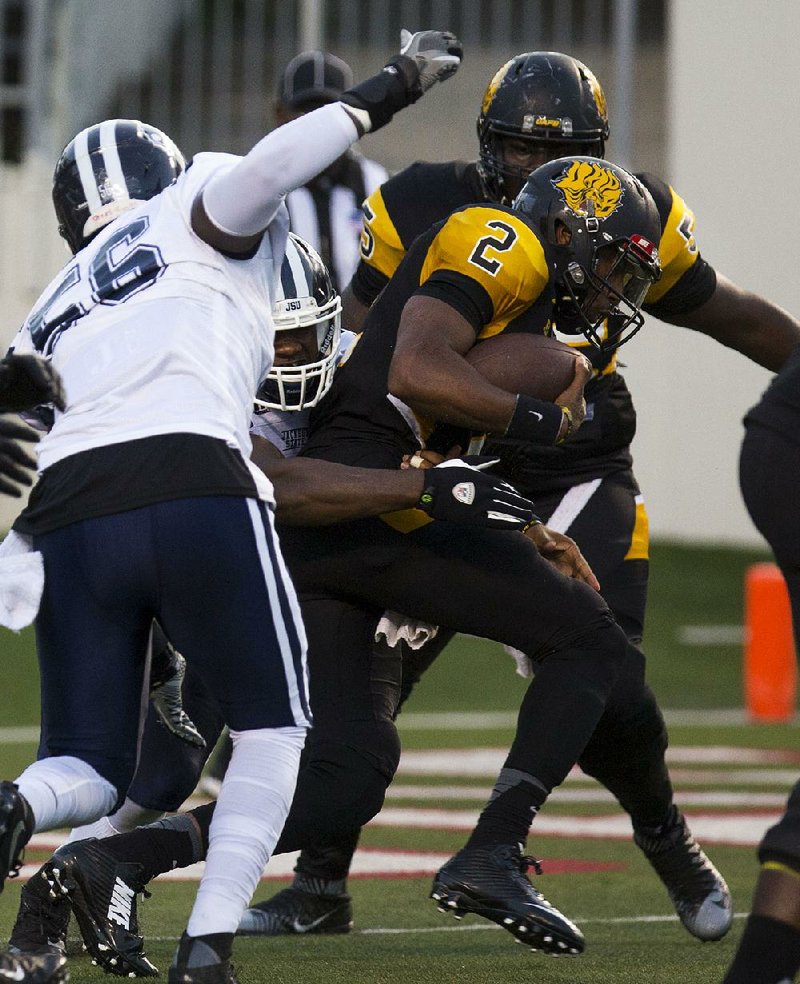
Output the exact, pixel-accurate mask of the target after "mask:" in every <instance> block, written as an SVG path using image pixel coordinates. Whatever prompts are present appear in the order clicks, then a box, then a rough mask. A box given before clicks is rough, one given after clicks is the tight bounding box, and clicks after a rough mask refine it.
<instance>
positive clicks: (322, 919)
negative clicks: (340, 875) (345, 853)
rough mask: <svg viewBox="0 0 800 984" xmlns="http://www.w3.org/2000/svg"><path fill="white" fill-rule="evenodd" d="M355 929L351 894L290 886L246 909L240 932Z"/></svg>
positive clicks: (276, 933)
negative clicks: (330, 892) (318, 891)
mask: <svg viewBox="0 0 800 984" xmlns="http://www.w3.org/2000/svg"><path fill="white" fill-rule="evenodd" d="M352 928H353V907H352V904H351V902H350V896H349V895H346V894H344V893H343V894H341V895H317V894H313V893H311V892H302V891H300V889H298V888H293V887H289V888H285V889H283V891H282V892H278V893H277V895H273V897H272V898H271V899H267V901H266V902H259V903H258V905H254V906H253V907H252V908H250V909H246V910H245V913H244V915H243V916H242V921H241V922H240V923H239V928H238V930H237V933H239V934H240V935H242V936H285V935H294V934H298V933H301V934H305V933H349V932H350V930H351V929H352Z"/></svg>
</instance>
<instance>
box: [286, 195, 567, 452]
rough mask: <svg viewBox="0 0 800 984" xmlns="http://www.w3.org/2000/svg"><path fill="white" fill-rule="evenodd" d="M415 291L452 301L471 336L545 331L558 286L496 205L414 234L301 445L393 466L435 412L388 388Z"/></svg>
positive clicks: (510, 216)
mask: <svg viewBox="0 0 800 984" xmlns="http://www.w3.org/2000/svg"><path fill="white" fill-rule="evenodd" d="M414 294H421V295H425V296H429V297H435V298H437V299H439V300H441V301H443V302H444V303H446V304H448V305H449V306H450V307H452V308H454V309H455V310H456V311H458V312H459V313H460V314H461V315H462V316H463V317H464V318H465V320H466V321H468V322H469V324H471V325H472V327H473V328H474V330H475V337H476V339H477V340H480V339H484V338H489V337H491V336H493V335H497V334H499V333H500V332H504V331H514V332H521V331H524V332H535V333H540V334H541V333H546V332H547V331H549V328H550V319H551V315H552V310H553V302H554V295H553V289H552V285H551V277H550V265H549V262H548V259H547V256H546V255H545V247H544V246H543V244H542V242H541V241H540V239H539V237H538V236H537V235H536V233H535V232H534V231H533V230H532V229H531V227H530V226H529V225H528V224H527V223H526V222H525V221H524V220H523V219H522V218H521V216H519V215H517V214H516V213H515V212H513V211H512V210H511V209H509V208H506V207H504V206H501V205H488V204H487V205H472V206H467V207H466V208H462V209H459V210H458V211H456V212H454V213H453V214H452V215H450V216H449V217H448V218H447V219H445V220H444V221H443V222H439V223H437V225H435V226H433V227H432V228H431V229H429V230H428V232H426V233H425V234H424V235H422V236H420V237H418V238H417V239H416V240H415V241H414V243H413V245H412V247H411V249H410V250H409V251H408V253H407V254H406V255H405V257H404V259H403V261H402V262H401V263H400V265H399V266H398V267H397V269H396V271H395V273H394V276H393V277H392V279H391V281H390V282H389V283H388V285H387V286H386V288H385V290H383V291H382V293H381V294H380V296H379V297H378V299H377V300H376V301H375V303H374V304H373V306H372V308H371V309H370V312H369V314H368V315H367V320H366V322H365V325H364V332H363V334H362V335H361V338H360V340H359V341H358V343H357V344H356V345H355V346H354V347H353V348H352V349H351V351H350V355H349V357H348V358H347V360H346V361H345V363H344V364H343V365H342V366H341V367H340V368H339V369H338V370H337V372H336V376H335V378H334V382H333V385H332V387H331V389H330V391H329V392H328V393H327V394H326V396H325V397H324V398H323V399H322V401H321V402H320V403H319V405H318V406H317V407H316V408H315V409H314V410H313V411H312V413H311V431H310V435H309V439H308V443H307V445H306V447H305V450H304V452H303V453H304V454H310V455H311V456H312V457H323V458H329V459H330V460H335V461H341V462H345V463H347V464H359V465H363V466H367V467H370V466H372V467H388V468H391V467H397V466H398V465H399V463H400V459H401V457H402V455H403V454H405V453H407V452H409V451H414V450H416V449H417V448H419V446H420V442H421V441H423V440H424V439H425V437H426V436H427V434H428V433H429V432H430V429H431V427H432V426H433V424H434V422H433V421H426V420H422V419H419V418H417V417H416V416H415V415H414V414H413V413H412V412H411V410H410V409H409V408H408V407H406V406H405V405H404V404H402V403H401V402H400V401H399V400H397V399H396V398H394V397H393V396H391V395H390V394H389V393H388V383H387V380H388V374H389V365H390V363H391V360H392V355H393V353H394V347H395V340H396V338H397V331H398V327H399V325H400V317H401V315H402V312H403V308H404V307H405V305H406V302H407V301H408V299H409V298H410V297H411V296H412V295H414Z"/></svg>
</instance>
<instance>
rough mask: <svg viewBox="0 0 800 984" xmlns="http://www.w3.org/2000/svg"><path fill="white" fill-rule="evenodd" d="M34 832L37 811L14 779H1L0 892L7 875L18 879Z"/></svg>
mask: <svg viewBox="0 0 800 984" xmlns="http://www.w3.org/2000/svg"><path fill="white" fill-rule="evenodd" d="M32 833H33V813H32V812H31V808H30V806H28V801H27V800H26V799H25V797H24V796H23V795H22V793H20V791H19V789H18V788H17V786H16V785H15V783H13V782H0V892H2V891H3V886H4V885H5V881H6V878H16V877H17V875H18V874H19V869H20V868H21V867H22V855H23V853H24V851H25V845H26V844H27V843H28V841H29V840H30V839H31V834H32Z"/></svg>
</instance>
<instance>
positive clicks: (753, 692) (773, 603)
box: [744, 563, 797, 722]
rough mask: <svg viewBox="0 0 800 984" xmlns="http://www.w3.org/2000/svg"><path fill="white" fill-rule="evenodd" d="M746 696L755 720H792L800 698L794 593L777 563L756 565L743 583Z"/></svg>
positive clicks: (751, 715)
mask: <svg viewBox="0 0 800 984" xmlns="http://www.w3.org/2000/svg"><path fill="white" fill-rule="evenodd" d="M744 625H745V639H744V697H745V706H746V708H747V713H748V716H749V718H750V720H751V721H762V722H768V721H788V720H791V718H792V717H793V716H794V712H795V699H796V695H797V657H796V654H795V645H794V635H793V633H792V612H791V607H790V605H789V592H788V591H787V589H786V581H785V580H784V578H783V574H781V572H780V569H779V568H778V567H777V565H775V564H769V563H763V564H753V565H752V566H751V567H749V568H748V569H747V572H746V574H745V584H744Z"/></svg>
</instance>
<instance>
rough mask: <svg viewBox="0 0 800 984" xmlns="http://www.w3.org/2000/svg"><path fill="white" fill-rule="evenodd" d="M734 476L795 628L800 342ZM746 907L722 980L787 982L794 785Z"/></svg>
mask: <svg viewBox="0 0 800 984" xmlns="http://www.w3.org/2000/svg"><path fill="white" fill-rule="evenodd" d="M744 423H745V437H744V441H743V443H742V451H741V456H740V460H739V481H740V485H741V489H742V495H743V497H744V501H745V505H746V506H747V509H748V512H749V513H750V516H751V517H752V520H753V522H754V523H755V524H756V526H757V527H758V530H759V532H760V533H761V534H762V536H764V538H765V539H766V540H767V541H768V543H769V545H770V546H771V547H772V550H773V553H774V554H775V560H776V561H777V562H778V566H779V567H780V569H781V571H782V573H783V576H784V578H785V579H786V585H787V587H788V589H789V600H790V602H791V608H792V622H793V625H794V633H795V640H796V639H797V633H798V631H799V630H800V513H799V512H798V509H797V494H796V492H797V483H798V480H800V441H798V434H800V346H798V347H797V348H796V349H795V350H794V352H793V353H792V356H791V358H790V359H789V360H788V362H787V363H786V365H785V366H784V368H783V369H782V370H781V372H780V373H779V374H778V375H777V376H776V377H775V379H774V380H773V382H772V384H771V385H770V386H769V388H768V389H767V390H766V392H765V393H764V395H763V396H762V397H761V400H760V401H759V403H758V404H757V405H756V406H755V407H753V408H752V409H751V410H750V411H749V412H748V413H747V414H746V416H745V419H744ZM758 859H759V861H760V863H761V870H760V872H759V876H758V882H757V884H756V890H755V895H754V898H753V905H752V907H751V911H750V915H749V916H748V919H747V924H746V925H745V929H744V933H743V934H742V938H741V940H740V941H739V948H738V950H737V952H736V956H735V958H734V961H733V963H732V964H731V967H730V969H729V971H728V974H727V976H726V977H725V980H724V984H786V982H788V981H792V980H794V979H795V975H796V974H797V973H798V971H800V782H798V783H797V784H796V785H795V787H794V789H793V790H792V792H791V795H790V796H789V801H788V803H787V804H786V810H785V812H784V814H783V816H782V817H781V819H780V820H779V821H778V823H777V824H775V826H773V827H771V828H770V829H769V830H768V831H767V832H766V834H765V835H764V837H763V838H762V840H761V844H760V845H759V848H758Z"/></svg>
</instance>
